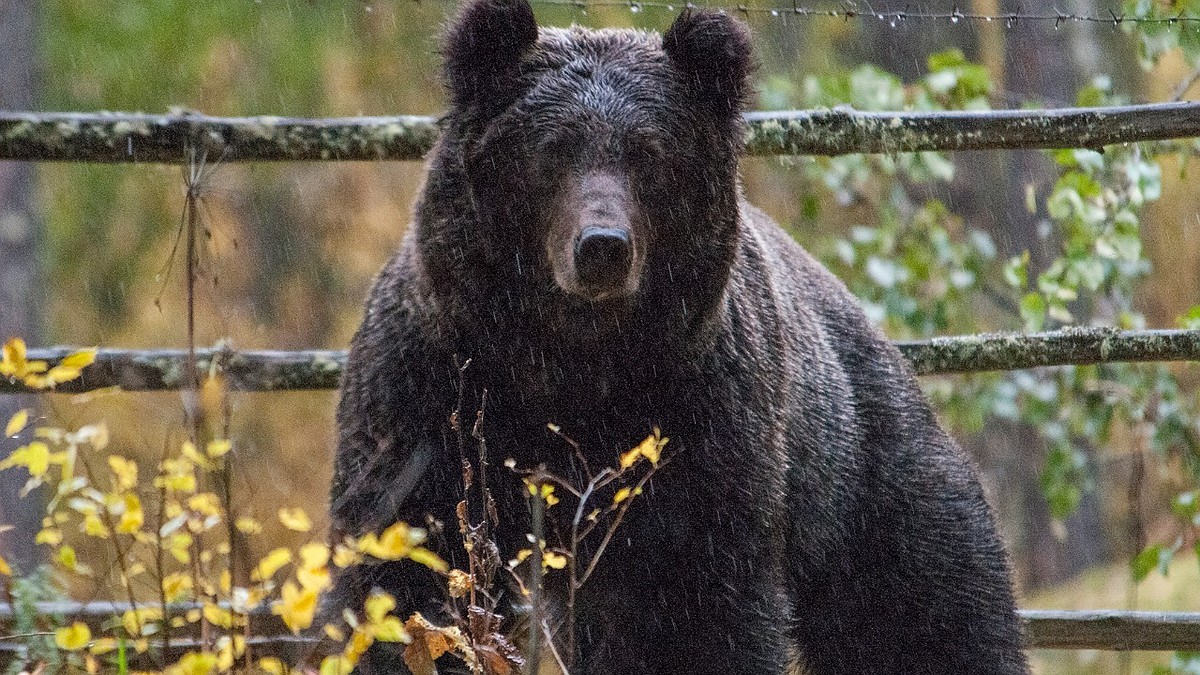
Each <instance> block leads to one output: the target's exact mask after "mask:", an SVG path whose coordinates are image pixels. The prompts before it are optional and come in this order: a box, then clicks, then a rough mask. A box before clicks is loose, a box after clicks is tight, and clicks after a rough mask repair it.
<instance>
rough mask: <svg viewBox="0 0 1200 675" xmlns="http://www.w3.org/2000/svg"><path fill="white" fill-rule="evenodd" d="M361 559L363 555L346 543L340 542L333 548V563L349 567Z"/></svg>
mask: <svg viewBox="0 0 1200 675" xmlns="http://www.w3.org/2000/svg"><path fill="white" fill-rule="evenodd" d="M361 559H362V556H361V555H359V554H358V551H355V550H354V549H352V548H350V547H349V546H346V545H345V544H338V545H337V546H335V547H334V548H333V564H334V565H337V566H338V567H349V566H351V565H353V564H355V563H357V562H358V561H359V560H361Z"/></svg>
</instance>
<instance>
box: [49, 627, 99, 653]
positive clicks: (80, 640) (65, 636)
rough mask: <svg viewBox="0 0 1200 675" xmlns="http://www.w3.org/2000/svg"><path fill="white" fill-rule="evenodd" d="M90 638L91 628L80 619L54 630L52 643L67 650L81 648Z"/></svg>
mask: <svg viewBox="0 0 1200 675" xmlns="http://www.w3.org/2000/svg"><path fill="white" fill-rule="evenodd" d="M91 639H92V630H91V629H90V628H88V627H87V624H86V623H83V622H82V621H76V622H75V623H73V624H71V625H70V626H66V627H64V628H59V629H58V630H56V631H54V644H56V645H58V648H59V649H65V650H67V651H69V652H73V651H75V650H76V649H82V648H83V647H84V646H85V645H87V643H88V640H91Z"/></svg>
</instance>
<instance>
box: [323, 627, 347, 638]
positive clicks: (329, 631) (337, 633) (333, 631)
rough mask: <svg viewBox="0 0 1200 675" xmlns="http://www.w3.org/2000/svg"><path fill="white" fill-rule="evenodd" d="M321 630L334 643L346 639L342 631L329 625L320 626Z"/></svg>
mask: <svg viewBox="0 0 1200 675" xmlns="http://www.w3.org/2000/svg"><path fill="white" fill-rule="evenodd" d="M321 630H322V631H324V632H325V635H326V636H328V637H329V639H330V640H333V641H334V642H343V641H345V639H346V634H345V633H344V632H343V631H342V629H341V628H338V627H337V626H335V625H333V624H331V623H327V624H325V625H324V626H322V627H321Z"/></svg>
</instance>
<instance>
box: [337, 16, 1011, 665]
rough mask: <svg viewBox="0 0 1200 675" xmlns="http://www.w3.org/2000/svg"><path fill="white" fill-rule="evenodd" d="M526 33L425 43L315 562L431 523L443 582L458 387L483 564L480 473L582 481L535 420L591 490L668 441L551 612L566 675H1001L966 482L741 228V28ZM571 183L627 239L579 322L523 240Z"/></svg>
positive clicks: (799, 270)
mask: <svg viewBox="0 0 1200 675" xmlns="http://www.w3.org/2000/svg"><path fill="white" fill-rule="evenodd" d="M534 36H539V33H538V32H537V29H536V28H535V27H534V24H533V19H532V13H531V12H529V10H528V6H527V5H525V4H524V2H523V1H522V0H483V1H482V2H476V3H474V4H472V5H469V6H468V7H467V8H466V9H465V11H464V12H463V14H462V15H461V16H460V17H459V19H458V20H457V22H456V23H455V25H454V27H453V28H452V29H451V32H450V34H449V36H448V38H447V43H446V44H447V46H446V59H447V81H448V85H449V87H450V91H451V96H452V108H451V110H450V112H449V113H448V115H447V117H446V119H445V128H444V133H443V134H442V138H441V141H440V142H439V144H438V146H437V148H436V149H435V151H434V153H433V158H432V163H431V165H430V168H429V176H428V180H427V184H426V187H425V191H424V195H423V196H422V198H421V200H420V202H419V203H418V205H417V207H416V218H415V223H414V225H413V227H412V228H411V229H410V230H409V232H408V233H407V235H406V236H405V238H404V241H403V243H402V245H401V248H400V251H399V252H398V253H397V255H396V256H395V258H393V260H392V261H391V262H390V263H389V264H388V265H387V267H386V268H385V269H384V271H383V272H382V274H381V275H380V277H379V279H378V281H377V283H376V285H375V288H374V290H373V291H372V293H371V298H370V301H369V303H368V306H367V313H366V318H365V319H364V322H363V325H362V328H361V329H360V330H359V332H358V334H357V335H356V336H355V338H354V343H353V348H352V350H351V354H350V360H349V365H348V367H347V371H346V375H345V380H344V382H343V396H342V401H341V405H340V408H339V410H338V429H339V445H338V452H337V460H336V475H335V478H334V485H333V492H332V499H333V506H332V519H333V523H334V534H335V536H337V535H340V534H342V533H351V534H360V533H363V532H366V531H370V530H373V529H377V528H381V527H383V526H386V525H388V524H390V523H391V522H393V521H395V520H396V519H404V520H407V521H409V522H411V523H414V524H423V523H425V522H426V518H427V516H429V515H432V516H433V517H434V518H436V519H437V520H440V521H442V522H444V523H445V524H446V534H447V536H446V537H445V541H448V542H449V543H450V544H446V543H445V542H442V543H440V544H439V545H437V546H436V547H437V548H438V550H439V552H440V553H441V554H442V555H443V556H445V557H446V558H447V559H449V560H451V561H452V562H453V563H454V564H456V565H458V566H464V567H465V564H466V563H465V561H464V559H463V552H462V550H461V546H459V545H458V543H457V541H458V538H457V533H456V525H455V517H454V511H453V509H454V505H455V503H456V502H458V501H459V499H461V497H462V482H461V473H460V467H459V449H458V444H457V441H456V439H455V437H454V434H453V433H452V432H451V430H450V425H449V418H450V413H451V411H452V410H454V409H455V407H456V405H457V400H458V389H459V385H460V377H459V374H458V371H457V369H456V366H455V364H456V362H461V361H464V360H466V359H470V360H471V365H470V366H469V368H468V369H467V370H466V378H465V380H464V381H463V382H462V385H463V387H464V411H465V412H466V413H467V414H468V416H470V414H471V413H473V412H474V411H475V409H476V407H477V406H478V405H479V404H480V400H481V399H480V397H481V392H482V391H483V390H484V389H486V390H487V392H488V401H487V410H486V421H487V423H486V425H485V429H484V433H485V436H486V438H487V442H488V447H489V448H490V452H491V454H492V458H493V462H492V466H491V468H490V470H489V477H488V480H489V483H490V485H491V487H492V489H493V491H494V492H495V494H496V497H497V500H498V502H499V511H500V516H501V519H502V522H501V526H500V527H499V529H498V531H497V538H498V541H499V543H500V546H501V552H502V555H503V556H504V557H505V558H507V557H509V556H511V555H512V554H513V553H514V551H515V550H516V549H517V548H521V547H524V546H527V544H526V542H525V539H524V534H525V532H527V531H528V527H529V525H528V507H527V505H526V502H525V498H524V496H523V493H522V490H521V486H520V483H519V480H518V479H517V478H515V477H514V476H513V475H512V473H511V472H509V471H508V470H507V469H505V468H503V467H502V466H501V462H502V460H503V459H504V458H507V457H513V458H515V459H516V462H517V464H518V465H520V466H524V467H532V466H536V465H537V464H539V463H545V464H546V465H547V466H548V467H549V468H550V469H551V470H552V471H555V472H557V473H559V474H562V475H565V476H570V477H574V478H576V479H581V478H582V472H581V469H580V467H579V466H577V465H576V462H575V461H574V459H573V456H572V453H571V451H570V449H569V447H568V446H567V445H566V444H565V443H564V442H563V441H562V440H561V439H560V438H558V437H556V436H554V435H552V434H550V433H549V432H548V431H547V430H546V423H547V422H554V423H556V424H559V425H561V427H562V430H563V433H564V434H566V435H568V436H570V437H572V438H574V439H576V440H578V441H579V442H580V443H581V444H582V447H583V449H584V452H585V453H586V454H587V456H588V457H589V462H590V464H591V465H592V467H593V468H595V467H602V466H612V465H614V464H615V461H616V457H617V454H618V453H619V452H620V451H623V450H626V449H628V448H629V447H631V446H633V445H635V444H636V443H637V442H638V441H640V440H641V439H642V438H644V437H645V436H646V435H647V434H648V433H649V432H650V430H651V429H652V428H653V427H655V426H658V427H660V428H661V429H662V430H663V433H664V435H667V436H669V437H670V438H671V441H670V443H669V445H668V446H667V447H668V450H670V451H671V452H673V453H675V455H674V457H675V458H674V460H673V461H672V462H671V463H670V464H669V465H668V466H667V467H666V468H664V469H663V470H662V471H661V472H660V473H659V474H658V476H656V478H655V479H654V480H653V482H652V483H651V485H650V488H649V489H648V490H647V492H646V494H645V495H643V496H642V497H640V498H639V499H638V501H637V502H636V503H635V506H634V508H633V509H632V510H631V512H630V514H629V517H628V519H627V521H626V522H625V523H624V524H623V525H622V528H621V530H620V532H619V534H618V536H617V538H616V540H615V542H614V545H612V546H611V547H610V548H609V549H608V551H607V552H606V553H605V555H604V557H603V558H602V562H601V565H600V567H599V570H598V571H597V574H596V576H595V577H594V578H592V579H591V580H590V581H589V582H588V584H587V586H586V587H585V588H584V590H583V592H582V595H581V597H580V600H579V607H578V622H579V623H578V630H577V634H578V636H579V639H580V644H579V648H578V652H577V661H576V663H577V665H576V668H575V671H574V672H575V674H576V675H579V674H581V673H590V674H598V673H713V674H714V675H715V674H718V673H721V674H725V673H747V674H756V673H782V672H785V670H786V668H787V666H788V663H789V661H790V660H791V658H792V656H793V655H794V654H796V653H798V654H799V655H800V657H801V660H802V661H803V663H804V664H805V665H806V667H807V668H808V669H809V670H810V671H811V672H812V673H817V674H832V673H881V674H882V673H889V674H894V673H912V674H917V673H946V674H950V673H955V674H960V673H1010V674H1011V673H1024V672H1026V666H1025V660H1024V656H1023V655H1022V653H1021V636H1020V634H1019V629H1018V623H1017V619H1016V616H1015V613H1014V609H1013V599H1012V594H1011V591H1010V586H1009V571H1008V568H1007V562H1006V558H1005V554H1004V551H1003V548H1002V545H1001V542H1000V540H999V539H998V537H997V535H996V531H995V526H994V523H993V520H992V515H991V512H990V510H989V508H988V505H987V504H986V502H985V501H984V497H983V494H982V492H981V490H980V486H979V483H978V480H977V479H976V476H975V473H974V471H973V469H972V467H971V466H970V464H969V462H968V461H967V460H966V459H965V458H964V456H963V454H962V453H961V451H960V450H959V449H958V447H957V446H956V445H955V444H954V442H953V441H952V440H951V439H950V438H948V437H947V435H946V434H945V432H944V431H943V430H942V429H941V428H940V426H939V425H938V422H937V420H936V419H935V418H934V416H933V414H932V412H931V411H930V408H929V406H928V404H927V403H926V402H925V400H924V399H923V397H922V395H921V393H920V391H919V390H918V388H917V386H916V384H915V382H914V378H913V375H912V372H911V370H910V369H909V367H908V365H907V363H906V362H905V360H904V359H903V358H902V357H901V356H900V354H899V353H898V352H897V351H896V350H895V349H894V348H893V347H892V346H891V345H890V344H889V343H888V342H887V340H885V339H884V338H883V337H882V336H881V335H880V334H879V332H878V331H877V330H876V329H875V328H874V327H872V325H871V324H870V322H869V321H868V320H867V319H866V318H865V317H864V315H863V313H862V311H861V310H860V309H859V307H858V304H857V303H856V302H855V301H854V299H853V298H852V297H851V296H850V294H849V293H848V292H847V290H846V288H845V287H844V286H843V285H842V284H841V283H840V282H839V281H837V280H836V279H835V278H833V277H832V276H831V275H830V274H829V273H828V272H826V271H825V270H824V269H823V268H822V267H821V266H820V265H819V264H818V263H817V262H816V261H814V260H813V259H812V258H811V257H810V256H809V255H808V254H807V253H806V252H805V251H803V250H802V249H801V248H800V247H799V246H797V245H796V244H795V243H794V242H793V241H792V240H791V239H790V238H789V237H788V236H787V235H786V234H784V233H783V232H782V231H781V230H780V229H779V228H778V227H777V226H776V225H775V224H774V223H773V222H771V220H770V219H769V218H768V217H767V216H766V215H765V214H763V213H762V212H760V211H758V210H756V209H754V208H753V207H751V206H749V205H747V204H746V203H745V202H744V201H743V200H742V199H741V196H740V188H739V184H738V178H737V162H738V159H737V157H738V151H739V148H740V145H741V134H742V125H741V121H740V117H739V114H738V113H739V111H740V110H741V108H742V107H743V104H744V99H745V98H746V96H747V92H748V84H747V79H748V73H749V70H750V67H751V60H750V53H749V39H748V35H747V33H746V31H745V29H744V28H743V27H741V25H740V24H738V23H737V22H735V21H733V20H732V19H729V18H727V17H724V16H722V15H717V14H709V13H700V12H692V13H687V14H685V15H684V16H683V17H681V18H680V19H679V21H678V22H677V23H676V24H675V25H674V26H673V27H672V29H671V30H670V31H669V32H668V33H667V35H666V37H665V38H661V39H660V37H659V36H658V35H656V34H651V33H641V32H633V31H600V32H592V31H586V30H582V29H568V30H546V29H542V30H541V32H540V36H539V37H538V41H537V42H536V44H532V40H533V39H534ZM664 42H665V44H666V46H667V49H668V50H669V54H668V53H667V52H666V51H664V48H663V45H664ZM589 171H606V172H609V173H613V174H615V175H618V176H621V177H623V178H624V179H626V180H627V182H628V186H629V190H630V191H631V198H632V200H633V202H634V203H636V204H637V205H638V208H640V209H642V211H641V214H642V215H643V216H644V217H645V222H646V223H647V224H648V225H647V228H648V231H647V232H644V233H642V235H641V236H645V237H648V239H647V243H646V245H647V258H646V263H645V267H644V271H643V277H642V279H641V283H640V285H639V287H638V290H637V292H636V293H634V294H633V295H632V296H628V297H624V298H617V299H614V300H606V301H602V302H600V303H595V304H593V303H590V302H588V301H586V300H583V299H581V298H578V297H576V296H573V295H569V294H567V293H565V292H564V291H563V290H561V289H559V288H558V287H557V286H556V285H555V283H554V279H553V275H552V274H551V271H550V268H551V262H550V261H549V260H547V259H546V258H547V254H546V248H545V245H544V242H543V238H544V237H545V235H546V230H547V228H548V223H549V222H550V219H552V218H554V217H558V216H559V215H561V214H562V213H563V211H564V209H568V210H569V209H571V208H572V207H573V204H572V203H570V200H569V199H567V198H565V197H563V196H562V193H563V192H564V191H563V190H562V189H561V186H562V185H564V184H566V183H567V181H571V180H576V179H577V178H578V177H579V176H581V175H583V174H586V173H587V172H589ZM469 453H471V454H472V455H473V454H474V453H475V448H474V446H471V447H470V448H469ZM573 508H574V505H573V504H570V503H564V504H560V505H558V506H556V507H554V508H553V509H551V510H550V511H549V514H548V516H549V517H550V519H551V523H552V524H551V527H550V528H549V532H551V533H553V532H555V525H554V523H555V522H556V519H561V520H559V521H557V522H558V525H557V526H558V527H559V528H560V529H562V531H568V530H569V528H566V527H564V526H563V522H565V521H567V519H569V515H570V512H571V511H572V510H573ZM549 538H550V540H551V544H552V545H553V544H555V543H556V542H555V538H554V536H553V535H552V534H551V536H550V537H549ZM550 579H551V580H553V579H554V576H553V575H552V576H551V577H550ZM374 586H378V587H381V588H383V589H385V590H387V591H389V592H391V593H393V594H395V595H396V596H397V597H398V598H400V602H401V604H400V607H399V608H398V610H397V613H399V614H401V615H406V614H407V613H408V612H411V611H414V610H421V611H423V612H425V613H427V614H429V615H432V616H435V617H436V616H439V615H440V612H439V608H440V607H441V605H442V603H443V599H444V590H443V589H444V582H442V581H441V580H440V579H438V578H437V577H435V576H434V575H433V574H432V573H430V572H429V571H427V570H425V569H424V568H421V567H420V566H418V565H416V564H413V563H408V562H402V563H395V564H388V565H383V566H375V567H357V568H351V569H349V570H347V571H344V572H342V573H341V574H339V575H338V578H337V593H336V594H335V603H334V605H335V608H336V607H338V606H344V605H350V606H358V607H361V601H362V598H363V597H364V595H365V594H366V593H367V592H369V591H370V589H371V588H372V587H374ZM548 592H549V593H550V594H551V601H552V606H558V607H561V604H562V597H561V587H559V586H555V585H554V584H553V583H552V582H551V586H550V588H549V590H548ZM394 657H395V655H394V654H388V653H386V652H385V651H383V650H375V651H373V652H372V653H371V654H370V658H369V659H368V660H367V661H366V662H364V670H368V671H371V672H391V669H394V668H397V667H398V665H397V661H396V660H395V658H394Z"/></svg>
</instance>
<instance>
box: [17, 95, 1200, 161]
mask: <svg viewBox="0 0 1200 675" xmlns="http://www.w3.org/2000/svg"><path fill="white" fill-rule="evenodd" d="M746 119H747V121H748V122H749V128H748V133H747V137H746V151H747V152H748V153H749V154H751V155H842V154H850V153H894V152H915V151H924V150H998V149H1032V148H1102V147H1104V146H1105V145H1112V144H1115V143H1129V142H1134V141H1155V140H1167V139H1174V138H1191V137H1195V136H1200V103H1196V102H1181V103H1160V104H1151V105H1138V106H1119V107H1109V108H1062V109H1057V110H994V111H948V112H859V111H856V110H851V109H848V108H846V109H843V108H836V109H833V110H808V111H787V112H753V113H749V114H747V115H746ZM436 138H437V123H436V120H434V119H433V118H430V117H413V116H394V117H353V118H340V119H338V118H330V119H296V118H285V117H209V116H206V115H201V114H199V113H192V112H173V113H169V114H164V115H148V114H142V113H117V112H99V113H53V112H47V113H40V112H3V111H0V160H4V159H16V160H28V161H73V162H108V163H112V162H160V163H175V164H178V163H182V162H187V161H190V154H189V152H188V149H189V148H196V149H197V150H200V151H204V152H206V153H207V155H208V157H209V159H210V160H215V159H217V158H221V159H222V160H224V161H231V162H241V161H280V160H293V161H299V160H305V161H311V160H316V161H320V160H384V159H386V160H415V159H420V158H421V157H423V156H424V154H425V153H426V152H427V151H428V150H429V149H430V148H431V147H432V146H433V143H434V141H435V139H436Z"/></svg>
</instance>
